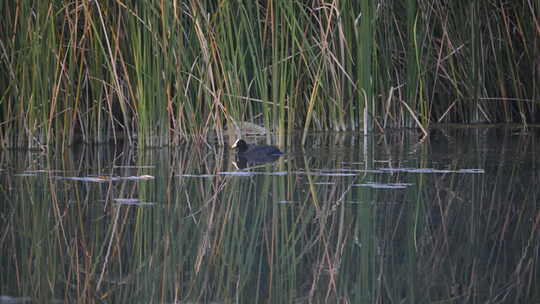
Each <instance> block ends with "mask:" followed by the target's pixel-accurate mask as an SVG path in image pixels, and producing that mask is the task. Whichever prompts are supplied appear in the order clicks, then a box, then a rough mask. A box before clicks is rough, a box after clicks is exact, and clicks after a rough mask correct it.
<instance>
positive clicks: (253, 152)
mask: <svg viewBox="0 0 540 304" xmlns="http://www.w3.org/2000/svg"><path fill="white" fill-rule="evenodd" d="M232 148H233V149H235V150H236V156H237V158H239V159H240V160H241V161H245V162H249V163H267V162H272V161H275V160H277V159H278V158H279V157H280V156H281V155H283V152H281V151H280V150H279V149H278V148H277V147H275V146H268V145H249V144H248V143H246V141H245V140H243V139H238V140H237V141H236V142H234V144H233V145H232Z"/></svg>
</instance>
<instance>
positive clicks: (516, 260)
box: [0, 129, 540, 303]
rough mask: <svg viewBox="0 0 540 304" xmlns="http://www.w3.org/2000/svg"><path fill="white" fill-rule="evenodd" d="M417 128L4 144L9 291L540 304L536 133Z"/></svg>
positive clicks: (154, 298) (178, 298) (14, 295)
mask: <svg viewBox="0 0 540 304" xmlns="http://www.w3.org/2000/svg"><path fill="white" fill-rule="evenodd" d="M418 138H419V137H418V134H416V133H414V132H412V131H399V132H398V131H396V132H391V133H387V134H385V135H374V136H372V137H367V138H364V137H362V136H357V135H353V134H321V135H312V136H311V137H310V138H309V141H308V144H307V145H306V148H305V149H301V148H299V147H296V146H294V145H291V146H289V147H287V148H286V149H285V150H286V155H284V156H283V157H281V158H279V159H276V160H275V162H268V163H262V164H257V165H256V166H245V167H244V168H245V169H243V170H238V169H237V168H236V167H235V166H234V162H235V160H237V159H235V155H234V154H233V153H230V151H227V150H223V149H221V148H219V147H214V148H207V147H204V148H203V147H187V148H186V149H160V150H147V151H143V152H140V151H139V152H137V151H134V150H129V149H122V147H111V146H98V147H89V146H86V147H85V146H82V147H78V148H76V149H73V150H72V151H70V152H69V153H65V154H56V155H47V154H40V153H32V152H29V153H21V152H6V153H3V154H0V157H1V159H0V169H1V171H0V179H1V183H0V185H1V189H0V190H1V191H0V201H1V202H2V212H1V218H2V231H1V236H0V246H1V248H2V255H1V257H0V259H1V266H2V271H1V277H0V288H1V289H0V296H1V297H2V298H1V300H14V301H17V300H19V301H26V300H30V299H32V300H33V301H36V302H49V301H51V300H61V301H68V302H100V301H105V302H110V303H123V302H126V303H150V302H169V303H172V302H182V303H188V302H190V303H191V302H200V303H207V302H216V303H222V302H223V303H229V302H239V303H243V302H247V303H261V302H273V303H293V302H294V303H304V302H306V303H307V302H315V303H318V302H344V303H403V302H408V303H433V302H440V303H443V302H444V303H466V302H478V303H485V302H490V303H491V302H496V303H502V302H519V303H532V302H535V301H537V300H538V299H539V298H540V287H539V286H540V280H539V277H540V276H539V274H538V269H540V267H539V266H540V264H539V260H538V259H539V256H540V254H539V246H540V245H539V244H540V242H539V240H540V238H539V237H540V233H539V223H540V208H539V203H538V202H540V187H538V185H539V184H540V177H539V172H540V170H539V161H538V157H537V152H538V146H537V145H538V134H537V133H534V132H533V133H515V132H513V131H512V130H511V129H461V130H460V129H450V130H439V131H437V132H435V134H433V136H431V137H430V138H429V139H427V140H425V141H420V140H419V139H418ZM291 142H295V141H294V140H291Z"/></svg>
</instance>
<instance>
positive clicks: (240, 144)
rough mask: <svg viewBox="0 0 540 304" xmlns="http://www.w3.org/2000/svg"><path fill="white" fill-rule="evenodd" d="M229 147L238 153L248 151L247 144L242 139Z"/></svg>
mask: <svg viewBox="0 0 540 304" xmlns="http://www.w3.org/2000/svg"><path fill="white" fill-rule="evenodd" d="M231 147H232V148H233V149H236V150H237V151H239V152H245V151H247V150H248V149H249V146H248V144H247V143H246V141H245V140H243V139H238V140H237V141H235V142H234V144H233V145H232V146H231Z"/></svg>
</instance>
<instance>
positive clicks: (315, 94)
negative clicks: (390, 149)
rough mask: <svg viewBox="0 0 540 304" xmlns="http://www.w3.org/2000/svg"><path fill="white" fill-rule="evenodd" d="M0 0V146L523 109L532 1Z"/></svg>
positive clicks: (154, 140)
mask: <svg viewBox="0 0 540 304" xmlns="http://www.w3.org/2000/svg"><path fill="white" fill-rule="evenodd" d="M0 10H1V11H0V12H1V14H2V16H4V17H3V18H2V21H1V22H0V37H2V39H1V41H0V42H1V44H0V60H1V61H0V62H1V64H0V115H1V119H0V120H1V124H0V142H1V144H2V146H4V147H13V146H16V147H30V148H40V147H43V146H46V145H49V144H51V143H52V142H57V143H61V144H63V145H68V144H71V143H74V142H78V141H83V142H104V141H110V140H114V141H119V140H128V141H133V142H138V143H139V145H142V146H162V145H165V144H177V143H179V142H180V141H181V140H183V139H185V138H190V137H193V136H194V137H196V138H201V139H206V138H207V136H208V135H209V132H210V131H212V132H214V131H215V132H216V134H218V135H219V136H218V137H219V138H220V141H223V137H221V135H222V134H224V132H223V131H224V130H225V129H234V128H236V127H235V126H236V125H237V122H241V121H250V122H255V123H258V124H260V125H263V126H265V127H266V128H267V129H269V130H273V131H275V132H278V133H279V134H281V135H283V134H285V133H287V132H288V131H290V130H298V129H300V130H303V131H304V134H307V132H308V131H312V130H359V129H364V130H366V131H367V130H370V129H384V128H387V127H401V126H407V127H419V128H422V129H423V130H424V131H426V130H427V129H428V127H429V126H430V124H431V123H441V122H461V123H473V122H489V123H493V122H516V123H520V124H524V125H526V124H530V123H537V122H538V120H539V115H538V102H539V101H540V99H539V98H540V97H539V87H538V83H540V51H539V50H540V42H539V41H540V38H539V37H540V35H539V33H540V25H539V24H540V20H539V17H538V16H540V4H539V3H538V2H537V1H532V0H520V1H513V2H509V1H496V0H493V1H485V2H477V1H472V2H463V1H452V2H448V1H441V0H438V1H414V0H409V1H379V2H373V1H367V0H363V1H353V0H344V1H331V2H324V1H318V0H314V1H271V0H268V1H195V0H191V1H158V0H152V1H145V2H141V3H138V2H137V3H128V2H122V1H87V0H73V1H47V2H43V1H29V0H20V1H16V2H10V1H4V2H3V3H2V4H0ZM235 132H236V133H238V132H237V131H235ZM281 138H283V137H281ZM303 140H304V141H305V140H306V135H305V136H304V139H303Z"/></svg>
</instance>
